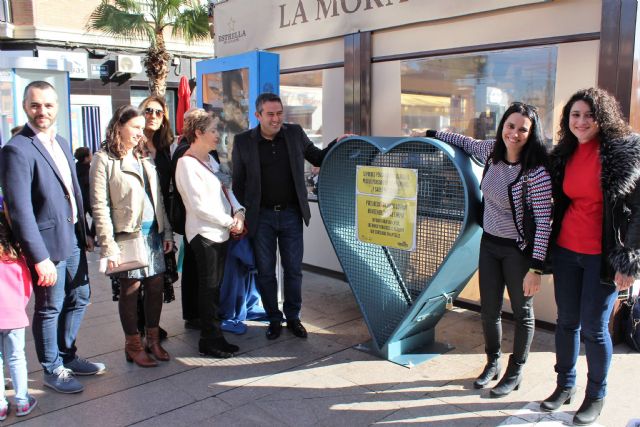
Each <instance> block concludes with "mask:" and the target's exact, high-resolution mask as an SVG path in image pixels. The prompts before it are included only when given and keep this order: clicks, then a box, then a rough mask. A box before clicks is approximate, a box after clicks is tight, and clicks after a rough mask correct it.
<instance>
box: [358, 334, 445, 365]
mask: <svg viewBox="0 0 640 427" xmlns="http://www.w3.org/2000/svg"><path fill="white" fill-rule="evenodd" d="M434 338H435V331H434V330H433V329H429V330H427V331H424V332H422V333H419V334H416V335H413V336H410V337H407V338H404V339H401V340H397V341H394V342H390V343H388V344H386V345H385V346H384V347H383V348H382V350H378V348H377V347H376V345H375V343H374V342H373V340H370V341H367V342H366V343H362V344H358V345H356V346H355V347H354V348H355V349H356V350H359V351H362V352H364V353H368V354H373V355H375V356H377V357H380V358H383V359H387V360H388V361H390V362H393V363H396V364H398V365H400V366H404V367H405V368H412V367H414V366H417V365H419V364H421V363H424V362H427V361H429V360H431V359H434V358H436V357H438V356H440V355H442V354H445V353H448V352H450V351H451V350H453V349H455V347H454V346H452V345H451V344H449V343H442V342H437V341H435V339H434Z"/></svg>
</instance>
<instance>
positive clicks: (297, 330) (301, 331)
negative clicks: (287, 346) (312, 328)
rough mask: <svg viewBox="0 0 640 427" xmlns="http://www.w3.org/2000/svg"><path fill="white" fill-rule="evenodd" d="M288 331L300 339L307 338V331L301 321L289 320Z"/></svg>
mask: <svg viewBox="0 0 640 427" xmlns="http://www.w3.org/2000/svg"><path fill="white" fill-rule="evenodd" d="M287 329H289V330H290V331H291V332H292V333H293V335H295V336H297V337H298V338H306V337H307V330H306V329H305V328H304V326H302V322H300V319H293V320H287Z"/></svg>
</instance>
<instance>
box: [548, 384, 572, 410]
mask: <svg viewBox="0 0 640 427" xmlns="http://www.w3.org/2000/svg"><path fill="white" fill-rule="evenodd" d="M574 394H576V388H575V387H560V386H558V387H556V389H555V390H554V392H553V393H552V394H551V396H549V397H547V398H546V399H545V400H543V401H542V403H541V404H540V409H542V410H543V411H545V412H553V411H555V410H557V409H558V408H559V407H561V406H562V405H567V404H569V403H571V398H572V397H573V395H574Z"/></svg>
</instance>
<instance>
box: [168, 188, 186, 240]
mask: <svg viewBox="0 0 640 427" xmlns="http://www.w3.org/2000/svg"><path fill="white" fill-rule="evenodd" d="M167 216H168V217H169V223H170V224H171V229H172V230H173V231H174V232H175V233H178V234H181V235H183V236H184V224H185V222H186V221H187V210H186V209H185V207H184V202H183V201H182V196H180V193H179V192H178V189H177V188H175V186H174V181H173V180H172V181H171V189H170V191H169V211H168V212H167Z"/></svg>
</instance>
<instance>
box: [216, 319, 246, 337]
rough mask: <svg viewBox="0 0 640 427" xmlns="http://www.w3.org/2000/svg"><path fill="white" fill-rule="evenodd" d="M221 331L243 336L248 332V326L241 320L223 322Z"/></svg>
mask: <svg viewBox="0 0 640 427" xmlns="http://www.w3.org/2000/svg"><path fill="white" fill-rule="evenodd" d="M220 329H222V330H223V331H225V332H231V333H232V334H236V335H242V334H244V333H246V332H247V325H245V324H244V323H242V322H241V321H239V320H223V321H222V322H220Z"/></svg>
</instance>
